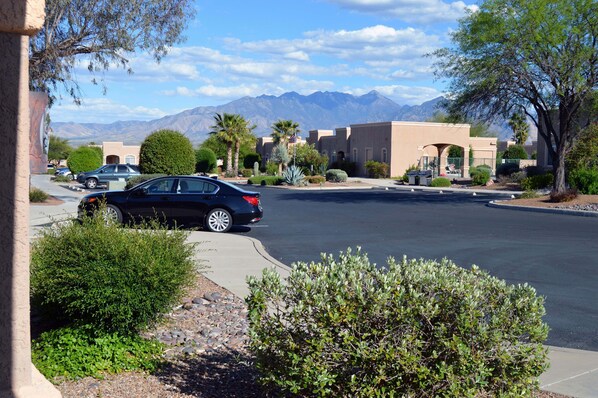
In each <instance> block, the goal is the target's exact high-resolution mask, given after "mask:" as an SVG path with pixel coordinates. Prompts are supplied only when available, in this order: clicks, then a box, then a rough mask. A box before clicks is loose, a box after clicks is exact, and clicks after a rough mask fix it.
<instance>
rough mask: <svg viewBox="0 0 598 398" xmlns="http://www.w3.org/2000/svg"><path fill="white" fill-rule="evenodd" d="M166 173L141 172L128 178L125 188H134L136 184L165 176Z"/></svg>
mask: <svg viewBox="0 0 598 398" xmlns="http://www.w3.org/2000/svg"><path fill="white" fill-rule="evenodd" d="M165 175H166V174H140V175H136V176H133V177H131V178H129V179H128V180H127V184H126V185H125V189H130V188H133V187H134V186H136V185H139V184H141V183H142V182H145V181H148V180H151V179H152V178H157V177H164V176H165Z"/></svg>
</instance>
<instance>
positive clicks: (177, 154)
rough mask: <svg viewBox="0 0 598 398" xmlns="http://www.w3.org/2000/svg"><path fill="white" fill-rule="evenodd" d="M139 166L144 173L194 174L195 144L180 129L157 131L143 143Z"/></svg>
mask: <svg viewBox="0 0 598 398" xmlns="http://www.w3.org/2000/svg"><path fill="white" fill-rule="evenodd" d="M139 168H140V169H141V172H142V173H144V174H169V175H177V174H183V175H185V174H192V173H193V172H194V171H195V151H193V145H192V144H191V141H189V138H187V137H185V136H184V135H183V134H182V133H179V132H178V131H174V130H158V131H155V132H153V133H152V134H150V135H148V136H147V137H146V138H145V140H144V141H143V142H142V143H141V148H140V150H139Z"/></svg>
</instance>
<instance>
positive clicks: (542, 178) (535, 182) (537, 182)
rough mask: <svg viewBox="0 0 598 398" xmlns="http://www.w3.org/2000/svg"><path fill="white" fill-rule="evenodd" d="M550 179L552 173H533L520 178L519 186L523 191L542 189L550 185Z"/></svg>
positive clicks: (551, 179) (551, 178)
mask: <svg viewBox="0 0 598 398" xmlns="http://www.w3.org/2000/svg"><path fill="white" fill-rule="evenodd" d="M552 181H553V176H552V173H546V174H539V175H533V176H529V177H525V178H524V179H523V180H521V188H523V189H524V190H525V191H531V190H535V189H544V188H548V187H549V186H551V185H552Z"/></svg>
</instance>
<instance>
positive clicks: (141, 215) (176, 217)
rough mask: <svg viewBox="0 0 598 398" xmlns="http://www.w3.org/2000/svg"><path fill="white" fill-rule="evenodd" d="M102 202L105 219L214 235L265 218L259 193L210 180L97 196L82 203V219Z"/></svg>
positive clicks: (157, 183)
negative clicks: (152, 221) (153, 222)
mask: <svg viewBox="0 0 598 398" xmlns="http://www.w3.org/2000/svg"><path fill="white" fill-rule="evenodd" d="M102 202H105V204H106V207H105V214H104V216H105V217H106V218H107V219H111V220H114V221H117V222H119V223H130V222H137V221H141V220H143V219H151V218H158V219H160V220H162V221H166V222H168V223H175V224H176V225H181V226H185V227H188V226H197V225H199V226H202V227H204V228H205V229H207V230H209V231H212V232H227V231H228V230H230V228H231V227H232V226H233V225H247V224H253V223H256V222H258V221H260V220H261V219H262V215H263V209H262V206H261V203H260V194H259V193H258V192H250V191H245V190H243V189H241V188H239V187H237V186H235V185H233V184H229V183H228V182H226V181H220V180H215V179H213V178H208V177H195V176H168V177H158V178H154V179H152V180H149V181H146V182H144V183H141V184H139V185H137V186H135V187H133V188H130V189H127V190H125V191H107V192H97V193H93V194H90V195H87V196H85V197H84V198H83V199H82V200H81V202H80V203H79V209H78V213H79V218H81V217H82V216H83V215H85V214H87V215H89V214H91V213H93V212H94V211H95V210H96V209H97V208H98V205H99V204H100V203H102Z"/></svg>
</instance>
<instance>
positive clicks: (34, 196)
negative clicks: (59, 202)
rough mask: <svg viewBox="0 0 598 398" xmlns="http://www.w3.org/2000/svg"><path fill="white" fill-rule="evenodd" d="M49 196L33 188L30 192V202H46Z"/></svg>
mask: <svg viewBox="0 0 598 398" xmlns="http://www.w3.org/2000/svg"><path fill="white" fill-rule="evenodd" d="M48 198H49V195H48V194H47V193H46V192H44V191H42V190H41V189H39V188H31V189H30V190H29V201H30V202H33V203H41V202H45V201H46V200H47V199H48Z"/></svg>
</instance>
